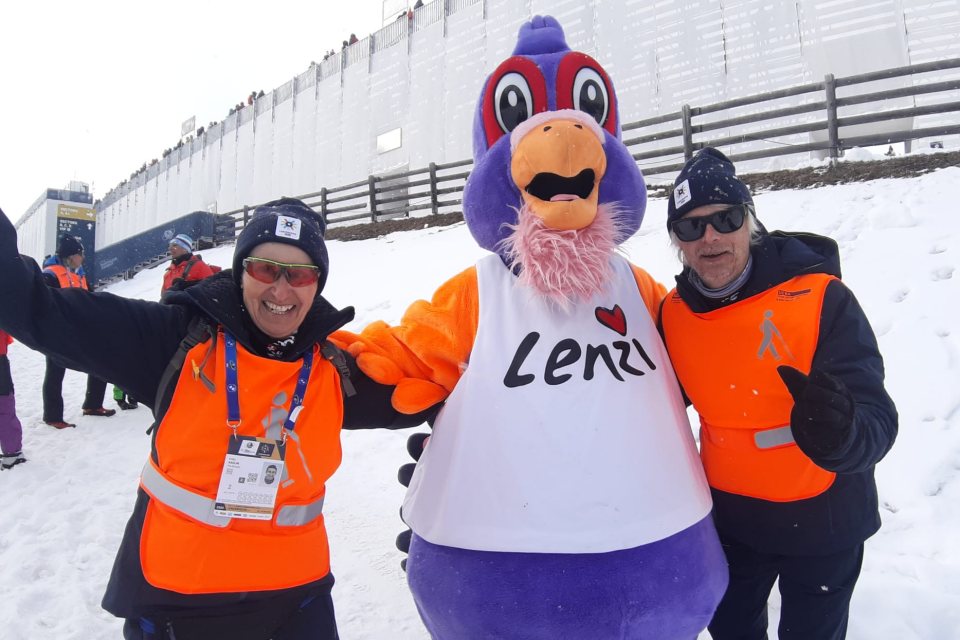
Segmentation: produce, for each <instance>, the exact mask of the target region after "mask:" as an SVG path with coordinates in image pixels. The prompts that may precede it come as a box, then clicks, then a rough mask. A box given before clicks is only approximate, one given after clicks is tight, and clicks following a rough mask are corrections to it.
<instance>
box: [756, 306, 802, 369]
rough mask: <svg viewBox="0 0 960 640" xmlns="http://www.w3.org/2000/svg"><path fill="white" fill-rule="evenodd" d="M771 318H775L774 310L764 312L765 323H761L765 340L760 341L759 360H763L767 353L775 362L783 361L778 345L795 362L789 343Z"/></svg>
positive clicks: (761, 331) (761, 330)
mask: <svg viewBox="0 0 960 640" xmlns="http://www.w3.org/2000/svg"><path fill="white" fill-rule="evenodd" d="M771 318H773V310H772V309H767V310H766V311H764V312H763V322H761V323H760V333H762V334H763V338H762V339H761V341H760V349H758V350H757V360H763V355H764V354H765V353H766V352H767V351H769V352H770V355H771V356H773V359H774V360H782V359H783V354H781V353H780V351H779V349H778V345H779V348H780V349H783V351H784V352H785V354H786V355H787V356H788V357H789V358H790V359H791V360H793V354H792V353H791V352H790V347H788V346H787V341H786V340H784V338H783V334H781V333H780V330H779V329H777V325H775V324H774V323H773V320H771Z"/></svg>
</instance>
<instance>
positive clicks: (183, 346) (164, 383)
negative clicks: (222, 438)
mask: <svg viewBox="0 0 960 640" xmlns="http://www.w3.org/2000/svg"><path fill="white" fill-rule="evenodd" d="M208 338H209V339H211V340H213V343H214V344H215V343H216V340H217V334H216V332H215V331H214V330H213V327H212V326H210V322H209V321H208V320H207V318H206V317H204V316H200V315H197V316H194V317H193V318H192V319H191V320H190V324H188V325H187V335H185V336H184V337H183V340H181V341H180V346H179V347H177V352H176V353H174V354H173V357H172V358H170V362H168V363H167V368H166V369H164V371H163V375H161V376H160V384H159V385H157V395H156V397H155V398H154V401H153V415H154V421H153V424H152V425H150V428H149V429H147V435H150V433H152V432H153V431H154V430H155V429H156V428H157V426H159V424H160V421H161V420H162V419H163V416H164V414H165V413H166V412H167V407H168V406H169V405H170V400H171V398H173V390H174V387H176V384H177V379H178V378H179V377H180V370H181V369H183V363H184V361H185V360H186V359H187V354H188V353H189V352H190V350H191V349H193V348H194V347H195V346H197V345H198V344H201V343H203V342H206V341H207V339H208ZM211 353H213V348H210V349H208V350H207V354H206V355H205V356H204V358H203V361H202V362H201V363H200V365H199V366H198V365H197V364H196V363H193V364H192V366H193V372H194V375H195V376H197V377H198V378H199V379H200V380H202V381H203V383H204V384H205V385H206V386H207V388H208V389H210V391H211V392H212V391H213V382H212V381H211V380H210V379H209V378H207V377H206V375H204V374H203V365H204V364H206V362H207V358H209V357H210V354H211Z"/></svg>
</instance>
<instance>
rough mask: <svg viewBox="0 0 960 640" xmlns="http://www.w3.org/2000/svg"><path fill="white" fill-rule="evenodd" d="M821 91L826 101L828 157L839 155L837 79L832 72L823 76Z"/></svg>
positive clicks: (834, 157) (833, 157) (832, 157)
mask: <svg viewBox="0 0 960 640" xmlns="http://www.w3.org/2000/svg"><path fill="white" fill-rule="evenodd" d="M823 91H824V93H825V94H826V103H827V137H828V138H829V140H830V158H831V159H836V158H839V157H840V127H839V126H838V125H837V81H836V79H835V78H834V77H833V74H832V73H828V74H827V75H825V76H824V77H823Z"/></svg>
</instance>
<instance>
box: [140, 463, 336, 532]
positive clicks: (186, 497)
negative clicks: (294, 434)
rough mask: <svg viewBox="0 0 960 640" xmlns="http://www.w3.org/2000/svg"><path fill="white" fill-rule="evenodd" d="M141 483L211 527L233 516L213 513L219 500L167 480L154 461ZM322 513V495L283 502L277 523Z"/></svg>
mask: <svg viewBox="0 0 960 640" xmlns="http://www.w3.org/2000/svg"><path fill="white" fill-rule="evenodd" d="M140 485H141V486H142V487H143V489H144V491H146V492H147V493H149V494H150V497H152V498H153V499H154V500H159V501H160V502H162V503H163V504H165V505H167V506H168V507H172V508H174V509H176V510H177V511H179V512H180V513H182V514H184V515H187V516H190V517H191V518H193V519H194V520H198V521H200V522H202V523H204V524H208V525H210V526H211V527H225V526H227V525H228V524H230V518H224V517H223V516H218V515H216V513H215V512H214V504H215V503H216V500H213V499H211V498H208V497H206V496H203V495H200V494H198V493H194V492H193V491H190V490H189V489H184V488H183V487H181V486H179V485H177V484H175V483H173V482H171V481H170V480H168V479H167V478H166V477H165V476H164V475H163V474H162V473H160V472H159V471H158V470H157V468H156V467H155V466H154V464H153V461H152V460H148V461H147V464H145V465H143V473H142V474H141V475H140ZM322 514H323V496H320V498H319V499H317V500H314V501H313V502H310V503H307V504H303V505H291V504H288V505H284V506H283V507H281V508H280V510H279V511H278V512H277V525H278V526H281V527H300V526H303V525H305V524H308V523H310V522H313V521H314V520H316V519H317V518H319V517H320V516H321V515H322Z"/></svg>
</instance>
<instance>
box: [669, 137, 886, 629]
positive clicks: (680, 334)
mask: <svg viewBox="0 0 960 640" xmlns="http://www.w3.org/2000/svg"><path fill="white" fill-rule="evenodd" d="M667 226H668V228H669V230H670V236H671V239H672V241H673V242H674V244H675V245H676V246H677V248H678V249H679V252H680V257H681V260H682V262H683V264H684V268H683V272H682V273H681V274H680V275H679V276H677V287H676V289H674V290H673V291H672V292H670V293H669V294H667V297H666V298H665V299H664V302H663V303H662V305H661V315H660V322H661V329H662V331H663V334H664V341H665V343H666V345H667V350H668V351H669V353H670V359H671V361H672V362H673V366H674V369H675V370H676V372H677V377H678V378H679V380H680V384H681V386H682V387H683V389H684V391H685V392H686V395H687V397H688V398H689V400H690V402H692V404H693V406H694V408H695V409H696V410H697V412H698V413H699V414H700V449H701V451H700V453H701V458H702V460H703V464H704V469H705V471H706V474H707V480H708V482H709V483H710V487H711V490H712V493H713V504H714V509H713V513H714V518H715V521H716V525H717V531H718V532H719V534H720V539H721V542H722V543H723V547H724V552H725V554H726V556H727V561H728V563H729V566H730V584H729V586H728V588H727V592H726V594H725V595H724V598H723V600H722V601H721V603H720V606H719V607H718V608H717V611H716V613H715V615H714V617H713V620H712V622H711V623H710V626H709V630H710V633H711V636H712V637H713V638H714V640H726V639H733V638H737V639H741V640H754V639H756V640H760V639H765V638H766V637H767V625H768V622H767V612H766V603H767V598H768V596H769V594H770V590H771V588H772V587H773V584H774V581H775V580H776V579H777V578H779V580H780V583H779V585H780V594H781V603H782V604H781V612H780V626H779V637H780V638H781V639H782V640H785V639H800V638H803V639H809V638H817V640H839V639H841V638H843V637H844V636H845V634H846V627H847V617H848V611H849V604H850V596H851V594H852V592H853V588H854V585H855V584H856V581H857V578H858V576H859V574H860V565H861V561H862V559H863V543H864V540H866V539H867V538H868V537H870V536H871V535H873V534H874V533H876V531H877V529H879V527H880V515H879V512H878V509H877V488H876V484H875V483H874V478H873V468H874V465H875V464H876V463H877V462H879V461H880V460H881V459H882V458H883V456H884V455H885V454H886V453H887V451H888V450H889V449H890V447H891V446H892V445H893V441H894V439H895V438H896V434H897V412H896V408H895V407H894V405H893V401H892V400H891V399H890V397H889V395H887V392H886V391H885V389H884V385H883V378H884V373H883V359H882V358H881V356H880V352H879V350H878V347H877V341H876V338H875V337H874V334H873V331H872V329H871V328H870V323H869V322H868V321H867V318H866V316H865V315H864V313H863V310H862V309H861V308H860V306H859V304H858V303H857V301H856V299H855V298H854V296H853V293H852V292H851V291H850V290H849V289H848V288H847V287H846V286H845V285H844V284H843V283H842V282H841V281H840V265H839V258H838V254H837V245H836V243H835V242H834V241H833V240H831V239H829V238H825V237H822V236H816V235H813V234H809V233H784V232H780V231H776V232H773V233H767V232H766V230H765V229H764V228H763V227H762V226H761V225H760V223H759V222H757V220H756V218H755V215H754V207H753V198H752V197H751V195H750V191H749V189H748V188H747V186H746V185H745V184H743V182H741V181H740V180H739V179H738V178H737V176H736V171H735V169H734V166H733V164H732V163H731V162H730V160H729V159H728V158H727V157H726V156H724V155H723V154H722V153H720V152H719V151H717V150H716V149H712V148H706V149H703V150H702V151H700V152H699V153H698V154H697V155H696V156H694V157H693V158H692V159H691V160H690V161H689V162H688V163H687V164H686V166H684V168H683V170H682V171H681V172H680V175H679V176H678V177H677V179H676V183H675V186H674V190H673V193H672V195H671V196H670V200H669V203H668V223H667Z"/></svg>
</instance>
